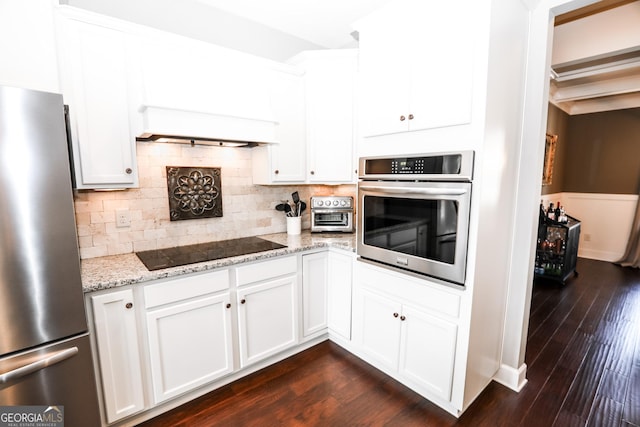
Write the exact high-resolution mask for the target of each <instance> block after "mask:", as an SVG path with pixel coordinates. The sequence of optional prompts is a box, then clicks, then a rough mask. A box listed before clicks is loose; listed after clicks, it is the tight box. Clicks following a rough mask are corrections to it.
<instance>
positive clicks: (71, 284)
mask: <svg viewBox="0 0 640 427" xmlns="http://www.w3.org/2000/svg"><path fill="white" fill-rule="evenodd" d="M70 175H71V173H70V168H69V154H68V150H67V141H66V132H65V121H64V108H63V104H62V96H61V95H58V94H52V93H45V92H37V91H31V90H25V89H18V88H11V87H0V296H1V297H0V325H5V328H4V330H3V331H2V335H1V336H0V356H2V355H7V354H10V353H15V352H18V351H21V350H24V349H27V348H32V347H37V346H40V345H42V344H44V343H48V342H53V341H56V340H60V339H62V338H66V337H70V336H73V335H77V334H80V333H83V332H85V331H86V330H87V326H86V325H87V323H86V317H85V312H84V300H83V295H82V283H81V278H80V260H79V256H78V242H77V236H76V224H75V214H74V209H73V193H72V190H71V176H70Z"/></svg>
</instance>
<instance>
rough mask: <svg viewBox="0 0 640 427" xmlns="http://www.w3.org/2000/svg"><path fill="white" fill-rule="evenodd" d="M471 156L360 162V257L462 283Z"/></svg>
mask: <svg viewBox="0 0 640 427" xmlns="http://www.w3.org/2000/svg"><path fill="white" fill-rule="evenodd" d="M473 157H474V153H473V152H472V151H463V152H456V153H435V154H417V155H412V156H404V157H365V158H361V159H360V165H359V171H360V176H359V178H360V181H359V183H358V202H359V205H358V206H359V211H360V213H359V220H358V221H357V228H358V244H357V251H358V255H359V256H360V257H361V258H363V259H366V260H370V261H374V262H377V263H382V264H386V265H389V266H393V267H397V268H401V269H404V270H407V271H410V272H414V273H419V274H425V275H428V276H433V277H435V278H438V279H442V280H446V281H449V282H453V283H456V284H460V285H464V283H465V276H466V264H467V246H468V236H469V212H470V206H471V185H472V182H471V180H472V178H473Z"/></svg>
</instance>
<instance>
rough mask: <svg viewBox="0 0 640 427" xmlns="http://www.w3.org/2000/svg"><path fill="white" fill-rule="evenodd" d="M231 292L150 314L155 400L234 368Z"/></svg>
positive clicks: (207, 380)
mask: <svg viewBox="0 0 640 427" xmlns="http://www.w3.org/2000/svg"><path fill="white" fill-rule="evenodd" d="M230 301H231V298H230V294H229V292H224V293H223V294H221V295H214V296H208V297H205V298H199V299H196V300H193V301H187V302H184V303H181V304H176V305H171V306H168V307H164V308H161V309H158V310H153V311H150V312H148V313H147V334H148V336H147V338H148V341H149V356H150V362H151V365H150V367H151V378H152V382H153V400H154V403H160V402H163V401H165V400H167V399H170V398H172V397H174V396H177V395H179V394H181V393H184V392H186V391H189V390H191V389H192V388H194V387H197V386H199V385H202V384H206V383H208V382H210V381H213V380H215V379H217V378H219V377H221V376H224V375H226V374H228V373H230V372H232V371H233V342H232V337H231V333H232V332H231V309H230V308H231V303H230Z"/></svg>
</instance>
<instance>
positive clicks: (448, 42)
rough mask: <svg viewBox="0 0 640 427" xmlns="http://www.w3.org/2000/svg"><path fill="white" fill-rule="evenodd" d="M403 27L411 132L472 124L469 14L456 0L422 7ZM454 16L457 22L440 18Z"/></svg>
mask: <svg viewBox="0 0 640 427" xmlns="http://www.w3.org/2000/svg"><path fill="white" fill-rule="evenodd" d="M420 7H421V10H423V11H424V13H412V14H411V15H410V17H409V21H408V22H407V23H406V24H407V25H408V27H409V28H411V34H410V37H409V38H408V39H407V47H408V49H409V52H408V54H409V56H408V58H409V62H408V65H409V68H408V69H407V72H408V75H407V78H408V79H409V81H410V92H409V95H408V100H409V104H408V106H407V112H408V113H409V115H410V120H407V122H408V125H409V130H410V131H415V130H421V129H433V128H438V127H445V126H455V125H461V124H465V123H469V122H471V102H472V80H473V40H472V34H474V33H473V31H470V30H469V29H470V28H473V21H472V16H473V12H472V9H471V8H470V7H466V6H465V5H461V4H460V3H458V2H440V3H438V4H435V5H434V4H431V3H426V2H425V3H421V4H420ZM443 16H455V17H456V19H455V22H451V21H449V20H446V19H442V17H443Z"/></svg>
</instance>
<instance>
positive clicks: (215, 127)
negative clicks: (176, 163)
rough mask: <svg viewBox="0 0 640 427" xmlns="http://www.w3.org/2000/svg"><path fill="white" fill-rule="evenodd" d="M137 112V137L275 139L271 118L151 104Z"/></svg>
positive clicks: (231, 141) (223, 141) (235, 141)
mask: <svg viewBox="0 0 640 427" xmlns="http://www.w3.org/2000/svg"><path fill="white" fill-rule="evenodd" d="M140 112H141V113H142V117H143V126H144V132H143V133H141V134H140V135H139V136H138V137H137V138H136V140H137V141H146V142H169V143H185V144H192V145H193V144H199V145H213V146H232V147H238V146H245V147H247V146H248V147H255V146H257V145H263V144H272V143H277V142H278V141H277V140H276V127H277V125H278V123H277V122H276V121H275V120H273V119H272V118H251V117H238V116H233V115H225V114H218V113H211V112H203V111H194V110H186V109H177V108H168V107H162V106H154V105H144V106H142V107H141V108H140Z"/></svg>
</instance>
